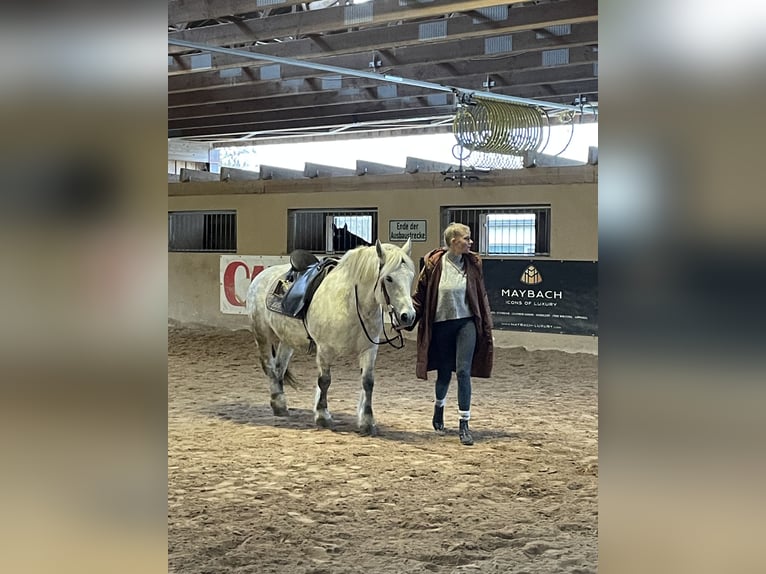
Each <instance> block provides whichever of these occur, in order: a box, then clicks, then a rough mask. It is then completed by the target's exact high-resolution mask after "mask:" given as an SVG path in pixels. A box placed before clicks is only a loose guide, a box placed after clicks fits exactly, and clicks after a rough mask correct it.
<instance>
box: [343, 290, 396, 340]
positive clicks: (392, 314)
mask: <svg viewBox="0 0 766 574" xmlns="http://www.w3.org/2000/svg"><path fill="white" fill-rule="evenodd" d="M381 287H382V289H383V294H384V295H385V296H386V299H388V293H386V287H385V286H381ZM354 298H355V299H356V316H357V317H359V324H360V325H361V326H362V331H364V334H365V336H366V337H367V340H368V341H369V342H370V343H372V344H373V345H386V344H388V345H391V346H392V347H393V348H394V349H401V348H403V347H404V336H403V335H402V333H401V331H399V334H398V336H397V337H394V338H393V339H390V338H389V337H388V333H386V322H385V321H384V320H383V307H382V306H381V308H380V320H381V322H382V323H383V335H384V336H385V338H386V339H385V341H380V342H376V341H373V340H372V337H370V334H369V333H368V332H367V327H365V326H364V320H363V319H362V313H361V312H360V311H359V292H358V286H357V285H354ZM389 307H390V304H389ZM388 314H389V317H390V319H391V322H392V323H393V321H394V311H393V309H391V310H390V311H389V312H388ZM396 341H398V342H399V344H398V346H397V345H395V344H394V343H395V342H396Z"/></svg>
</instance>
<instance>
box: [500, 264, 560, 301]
mask: <svg viewBox="0 0 766 574" xmlns="http://www.w3.org/2000/svg"><path fill="white" fill-rule="evenodd" d="M519 281H520V282H521V283H524V284H525V285H540V283H542V282H543V275H542V273H540V272H539V271H538V270H537V267H535V266H534V265H527V268H526V269H524V271H523V273H522V274H521V277H520V278H519ZM500 295H501V296H503V297H511V298H512V299H511V300H508V301H506V304H508V305H533V306H535V307H541V306H542V307H555V306H556V305H557V304H556V303H554V302H553V301H539V299H554V300H556V299H563V298H564V292H563V291H554V290H552V289H546V290H544V291H543V290H542V289H537V290H535V289H500ZM532 300H535V301H532Z"/></svg>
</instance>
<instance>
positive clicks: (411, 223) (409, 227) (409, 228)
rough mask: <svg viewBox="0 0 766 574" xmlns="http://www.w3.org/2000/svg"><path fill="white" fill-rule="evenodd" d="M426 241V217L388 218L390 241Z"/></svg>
mask: <svg viewBox="0 0 766 574" xmlns="http://www.w3.org/2000/svg"><path fill="white" fill-rule="evenodd" d="M408 239H412V241H426V239H428V235H427V234H426V220H425V219H389V220H388V240H389V241H407V240H408Z"/></svg>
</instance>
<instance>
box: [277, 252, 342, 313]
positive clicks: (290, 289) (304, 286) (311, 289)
mask: <svg viewBox="0 0 766 574" xmlns="http://www.w3.org/2000/svg"><path fill="white" fill-rule="evenodd" d="M337 264H338V260H337V259H334V258H332V257H326V258H324V259H322V260H320V259H319V258H317V256H316V255H314V254H313V253H311V252H309V251H305V250H303V249H296V250H295V251H293V252H292V253H290V270H289V271H288V272H287V273H286V274H285V275H284V276H283V277H280V279H279V280H278V281H277V284H276V286H275V287H274V290H273V291H272V292H271V293H270V294H269V296H268V297H267V298H266V306H267V307H268V308H269V309H270V310H271V311H274V312H275V313H281V314H282V315H288V316H290V317H296V318H298V319H302V318H303V317H304V316H305V314H306V310H307V309H308V308H309V305H310V304H311V299H312V298H313V297H314V293H315V292H316V290H317V288H318V287H319V285H320V284H321V283H322V281H324V278H325V277H327V274H328V273H329V272H330V271H332V269H333V268H334V267H335V266H336V265H337Z"/></svg>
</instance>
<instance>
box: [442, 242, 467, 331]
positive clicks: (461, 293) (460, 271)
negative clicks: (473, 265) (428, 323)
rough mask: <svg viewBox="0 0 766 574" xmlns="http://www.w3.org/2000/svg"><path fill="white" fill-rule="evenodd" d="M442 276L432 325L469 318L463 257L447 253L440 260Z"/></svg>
mask: <svg viewBox="0 0 766 574" xmlns="http://www.w3.org/2000/svg"><path fill="white" fill-rule="evenodd" d="M441 266H442V276H441V279H440V280H439V295H438V297H437V298H436V317H435V318H434V323H438V322H440V321H449V320H451V319H462V318H464V317H470V316H471V310H470V309H469V308H468V302H467V300H466V295H465V288H466V276H465V262H464V261H463V256H462V255H460V256H458V257H455V256H454V255H452V253H450V252H449V251H448V252H447V253H445V254H444V255H443V256H442V259H441Z"/></svg>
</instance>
